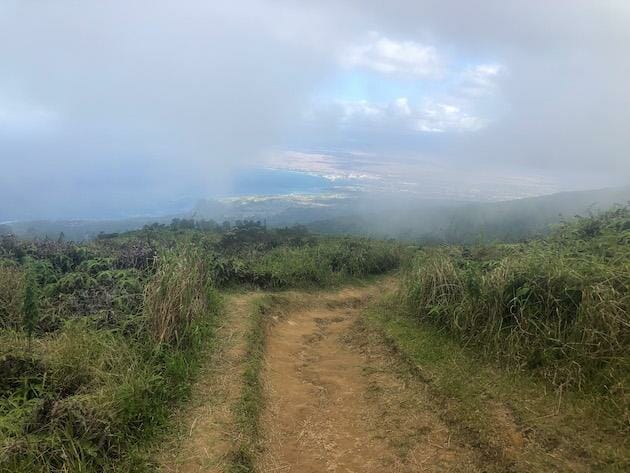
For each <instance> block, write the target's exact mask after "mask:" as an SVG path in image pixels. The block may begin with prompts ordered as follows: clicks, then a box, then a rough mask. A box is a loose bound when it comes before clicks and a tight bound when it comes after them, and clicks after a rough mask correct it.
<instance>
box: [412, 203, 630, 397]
mask: <svg viewBox="0 0 630 473" xmlns="http://www.w3.org/2000/svg"><path fill="white" fill-rule="evenodd" d="M401 291H402V298H403V300H404V303H405V306H406V307H407V309H408V311H409V312H410V313H411V314H412V315H413V316H415V317H416V318H418V319H419V320H421V321H422V322H425V323H430V324H432V325H434V326H437V327H439V328H442V329H444V330H446V331H448V332H449V333H452V334H454V335H456V336H457V337H459V338H461V339H462V340H463V341H465V342H466V343H472V344H475V345H477V346H478V347H480V348H481V349H482V350H483V351H484V352H485V353H486V354H487V355H489V356H491V357H493V358H496V359H498V360H500V361H503V362H507V363H508V364H510V365H512V366H515V367H517V368H520V369H529V370H533V371H535V372H537V373H539V374H541V375H542V376H544V377H545V378H546V379H548V380H549V381H551V382H552V383H554V384H555V385H556V386H561V387H570V386H572V387H576V388H578V389H585V388H588V389H590V390H601V391H603V392H604V393H605V394H607V395H612V396H614V397H621V398H622V399H624V400H627V393H626V389H627V382H628V378H629V373H630V212H629V210H628V209H627V208H620V209H616V210H613V211H610V212H607V213H605V214H603V215H600V216H596V217H590V218H586V219H580V220H578V221H577V222H576V223H574V224H571V225H566V226H564V227H561V228H559V229H558V230H557V231H556V233H555V234H554V236H552V237H551V238H549V239H548V240H546V241H537V242H530V243H527V244H520V245H495V246H494V247H490V248H476V249H473V250H471V249H467V248H455V247H450V248H442V249H429V250H425V251H423V252H421V253H420V254H419V255H417V256H416V258H415V260H414V261H413V263H412V264H411V265H410V267H409V268H408V269H407V271H406V274H405V276H404V278H403V283H402V288H401ZM626 405H627V404H626Z"/></svg>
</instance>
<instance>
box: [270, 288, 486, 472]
mask: <svg viewBox="0 0 630 473" xmlns="http://www.w3.org/2000/svg"><path fill="white" fill-rule="evenodd" d="M376 291H377V289H376V288H374V287H370V288H363V289H345V290H342V291H339V292H337V293H332V294H327V295H323V296H321V297H319V298H313V299H311V300H309V301H308V302H307V303H306V305H305V307H303V308H301V309H299V310H295V311H290V312H289V313H288V314H286V315H285V316H284V317H282V318H279V319H278V320H276V321H275V322H274V324H273V326H272V327H271V329H270V331H269V338H268V342H267V343H268V344H267V356H266V366H265V370H264V373H263V379H264V383H265V389H266V396H265V398H266V400H267V408H266V412H265V413H264V415H263V419H262V422H263V438H264V440H263V450H262V451H263V454H262V456H261V458H260V461H259V465H258V469H259V470H260V471H261V472H268V473H271V472H296V473H297V472H299V473H321V472H344V473H345V472H366V473H367V472H384V471H387V472H419V471H475V470H476V467H475V455H474V452H472V451H470V450H469V449H468V448H467V447H465V446H463V445H460V444H458V443H457V441H455V440H454V439H453V436H452V435H451V433H450V432H449V429H448V428H447V427H446V425H445V424H444V423H443V422H442V421H440V419H439V418H438V417H437V416H436V415H434V414H432V412H433V410H432V409H427V408H426V407H427V406H426V405H425V404H426V403H428V402H429V399H428V398H427V396H426V394H423V393H422V390H418V389H411V390H410V389H409V386H408V385H406V384H405V382H406V381H407V382H408V380H405V379H404V378H400V377H399V376H397V374H396V372H397V370H396V369H395V367H393V366H392V365H391V362H390V360H389V358H390V357H389V356H388V355H387V354H386V353H384V352H383V351H382V350H381V349H380V348H379V346H378V344H375V345H374V346H372V345H370V347H369V348H368V347H366V346H361V339H362V335H363V334H361V333H359V331H360V328H359V327H358V325H357V321H358V316H359V312H360V309H361V308H363V307H364V306H365V305H366V302H367V300H368V298H369V297H370V296H371V295H373V294H374V293H375V292H376ZM429 466H430V468H429Z"/></svg>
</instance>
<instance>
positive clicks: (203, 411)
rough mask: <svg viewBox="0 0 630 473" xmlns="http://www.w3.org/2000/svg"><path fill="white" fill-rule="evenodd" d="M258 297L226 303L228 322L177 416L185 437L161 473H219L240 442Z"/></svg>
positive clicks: (166, 454) (168, 448) (166, 453)
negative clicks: (238, 421) (237, 419)
mask: <svg viewBox="0 0 630 473" xmlns="http://www.w3.org/2000/svg"><path fill="white" fill-rule="evenodd" d="M255 297H256V293H250V294H246V295H239V296H233V297H230V298H228V299H227V300H226V303H225V305H226V310H227V314H226V317H225V322H224V324H223V325H222V326H221V327H220V328H219V329H218V330H217V336H216V340H217V343H218V345H217V347H216V349H215V350H213V351H212V352H211V353H209V355H208V358H209V359H208V360H207V362H205V363H204V365H205V369H203V371H202V372H201V373H200V376H199V382H198V383H197V384H196V385H195V386H194V388H193V392H192V399H191V402H190V403H189V404H188V406H187V407H186V410H185V412H181V413H176V414H175V416H174V417H175V418H176V419H179V421H178V423H179V424H180V425H178V428H177V429H176V430H178V431H179V432H180V436H179V437H178V438H177V439H175V440H174V441H172V442H169V443H168V444H166V445H165V446H164V448H162V451H161V453H160V455H159V456H160V457H161V458H160V461H159V463H160V471H164V472H181V473H195V472H208V473H219V472H223V471H225V466H226V456H227V455H228V454H229V452H230V450H231V448H232V446H233V445H234V443H235V437H234V436H235V435H236V434H235V429H234V422H233V411H232V408H233V406H234V404H235V403H236V401H237V399H238V398H239V395H240V392H241V382H242V381H241V380H242V375H243V370H244V365H243V363H244V358H245V347H246V343H245V337H246V335H247V330H248V329H249V325H248V320H249V319H248V315H249V311H250V310H251V303H252V300H253V299H254V298H255Z"/></svg>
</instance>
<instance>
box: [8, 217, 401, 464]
mask: <svg viewBox="0 0 630 473" xmlns="http://www.w3.org/2000/svg"><path fill="white" fill-rule="evenodd" d="M0 238H1V240H0V470H1V471H6V470H8V471H28V472H37V471H42V472H44V471H46V472H47V471H95V470H97V471H102V470H107V469H110V468H113V467H114V466H115V465H126V466H125V467H123V469H125V468H127V469H129V468H132V466H131V464H132V462H134V465H135V466H134V468H136V469H137V468H139V467H140V466H141V465H142V464H143V463H142V462H143V460H141V459H138V458H134V456H133V455H132V454H131V452H133V451H134V447H135V446H136V445H138V444H139V443H141V442H142V441H144V440H145V439H147V438H148V437H149V436H151V435H152V433H153V432H155V431H156V429H159V428H160V426H161V425H163V424H164V421H165V420H166V418H167V414H168V412H169V409H170V406H171V405H172V404H173V403H174V402H177V401H178V400H180V399H181V398H182V397H184V396H186V393H187V391H188V387H189V383H190V380H191V377H192V376H193V375H194V373H195V371H196V368H197V363H198V358H199V353H200V350H201V349H202V348H204V347H205V346H207V345H208V343H209V342H211V339H212V332H213V326H215V325H216V323H217V320H218V319H219V316H220V307H221V303H220V297H219V293H218V291H219V289H221V288H225V287H234V286H246V287H261V288H282V287H291V286H327V285H331V284H336V283H339V282H341V281H343V280H344V279H349V278H355V277H361V276H365V275H369V274H375V273H380V272H383V271H387V270H389V269H391V268H394V267H396V266H397V265H398V264H399V262H400V258H401V252H400V249H399V247H398V246H397V245H396V244H394V243H386V242H376V241H371V240H365V239H353V238H320V237H316V236H313V235H310V234H308V233H307V232H306V231H305V230H304V229H303V228H292V229H291V228H290V229H277V230H268V229H267V228H265V226H264V225H261V224H260V223H258V222H239V224H237V225H234V226H232V225H217V224H215V223H214V222H209V221H208V222H204V221H201V222H199V221H193V220H181V219H177V220H174V221H173V222H172V223H171V224H170V225H161V224H154V225H150V226H146V227H145V228H143V229H142V230H138V231H135V232H128V233H123V234H101V235H100V236H99V238H97V239H96V240H94V241H91V242H88V243H81V244H77V243H70V242H66V241H64V238H63V237H62V236H60V237H59V238H58V239H56V240H50V239H46V240H33V241H25V240H20V239H17V238H15V237H13V236H11V235H4V236H2V237H0Z"/></svg>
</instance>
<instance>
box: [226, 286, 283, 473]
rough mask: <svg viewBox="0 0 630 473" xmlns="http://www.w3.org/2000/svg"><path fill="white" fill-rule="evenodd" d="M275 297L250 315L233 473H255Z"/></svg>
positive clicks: (231, 458)
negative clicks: (269, 320) (270, 315)
mask: <svg viewBox="0 0 630 473" xmlns="http://www.w3.org/2000/svg"><path fill="white" fill-rule="evenodd" d="M273 299H274V296H264V297H262V298H260V299H259V300H258V302H257V304H256V306H255V307H254V309H253V310H252V312H251V315H250V324H251V325H250V329H249V331H248V333H247V351H246V354H245V370H244V372H243V385H242V391H241V396H240V398H239V400H238V402H237V404H236V405H235V406H234V413H235V421H236V427H237V429H238V433H239V435H238V440H237V442H236V444H235V446H234V448H233V449H232V452H231V453H230V456H229V463H228V471H230V472H231V473H252V472H254V471H255V470H254V459H255V457H256V454H257V448H258V441H259V437H260V428H259V421H260V416H261V414H262V410H263V408H264V398H263V387H262V380H261V371H262V367H263V359H264V351H265V331H266V325H267V314H268V313H269V310H270V309H271V307H272V305H273V303H274V302H273Z"/></svg>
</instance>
